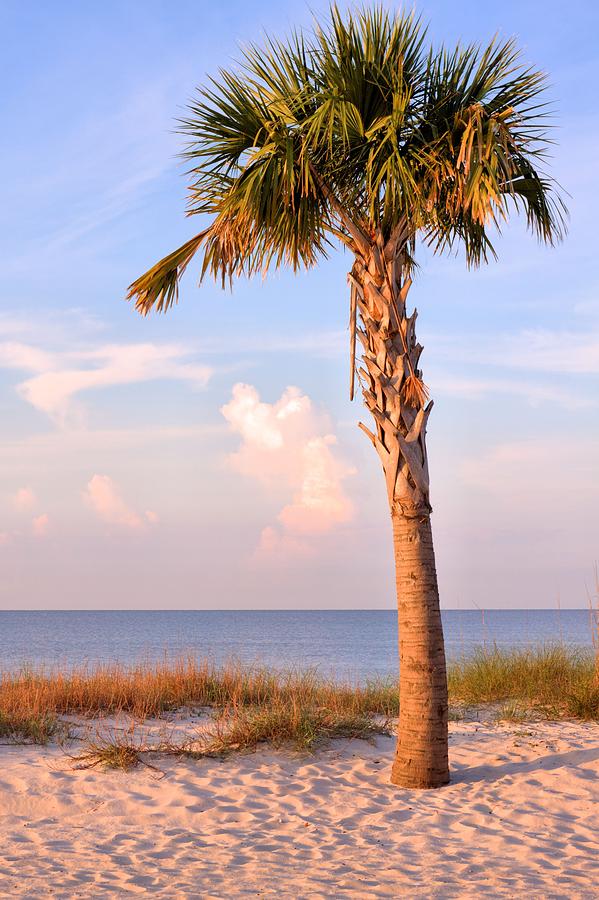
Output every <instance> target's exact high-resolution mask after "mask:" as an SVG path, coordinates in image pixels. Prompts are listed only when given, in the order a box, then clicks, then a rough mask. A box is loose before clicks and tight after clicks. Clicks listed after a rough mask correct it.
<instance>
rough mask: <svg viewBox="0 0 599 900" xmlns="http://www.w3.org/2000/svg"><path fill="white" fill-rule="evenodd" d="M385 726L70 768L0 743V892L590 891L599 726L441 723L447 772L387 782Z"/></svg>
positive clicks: (541, 894)
mask: <svg viewBox="0 0 599 900" xmlns="http://www.w3.org/2000/svg"><path fill="white" fill-rule="evenodd" d="M392 752H393V741H392V739H391V738H386V737H382V738H379V739H377V742H376V745H371V744H368V743H366V742H362V741H337V742H335V743H334V744H333V745H332V746H331V747H330V748H329V749H327V750H320V751H318V753H316V754H315V755H313V756H307V755H295V754H292V753H291V752H288V751H269V750H262V751H260V752H258V753H255V754H250V755H246V756H238V757H233V758H230V759H228V760H226V761H221V760H216V759H209V760H199V761H197V760H196V761H194V760H189V759H175V758H158V759H155V760H153V762H155V764H156V765H158V766H159V767H160V768H161V770H162V771H163V772H164V773H165V774H164V776H163V777H161V776H160V774H159V773H157V772H155V771H153V770H151V769H148V768H144V767H142V768H139V769H136V770H134V771H132V772H128V773H123V772H114V771H112V772H104V771H101V770H98V769H92V770H86V771H73V769H72V768H71V763H70V762H69V760H68V758H67V757H66V756H65V753H64V751H63V750H62V749H61V748H60V747H56V746H48V747H44V748H39V747H23V746H20V747H16V746H2V747H0V760H1V769H0V794H1V797H0V800H1V804H2V807H1V812H0V841H1V844H0V846H1V847H2V854H1V855H0V896H1V897H2V898H4V897H27V898H38V897H64V898H69V900H71V898H77V897H84V898H103V897H115V898H121V897H129V896H136V895H141V896H157V897H164V898H190V897H193V898H196V897H197V898H202V900H210V898H219V900H220V898H236V897H276V898H304V897H306V898H308V897H309V898H321V897H326V898H345V897H351V898H360V900H367V898H376V897H406V898H413V897H426V898H436V897H440V898H460V900H461V898H469V897H513V898H522V897H526V898H543V900H545V898H558V897H563V898H568V900H573V898H593V897H599V808H598V807H599V803H598V800H599V725H597V724H583V723H574V722H560V723H543V724H537V723H535V724H524V725H513V724H511V725H510V724H484V723H473V722H459V723H454V724H452V725H451V764H452V767H453V782H452V784H451V785H449V786H448V787H446V788H443V789H441V790H438V791H428V792H415V791H406V790H398V789H396V788H393V787H392V786H390V785H389V784H388V781H387V778H388V773H389V766H390V760H391V756H392Z"/></svg>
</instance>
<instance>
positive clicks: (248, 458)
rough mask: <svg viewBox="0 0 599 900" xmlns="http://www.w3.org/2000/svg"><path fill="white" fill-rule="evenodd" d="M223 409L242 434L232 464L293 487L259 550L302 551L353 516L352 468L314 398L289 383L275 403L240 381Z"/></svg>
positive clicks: (252, 474)
mask: <svg viewBox="0 0 599 900" xmlns="http://www.w3.org/2000/svg"><path fill="white" fill-rule="evenodd" d="M221 411H222V413H223V415H224V417H225V418H226V419H227V421H228V422H229V424H230V425H231V427H232V428H233V430H234V431H236V432H237V433H238V434H240V435H241V437H242V441H243V442H242V444H241V447H240V449H239V450H238V451H237V453H234V454H232V455H231V456H230V457H229V461H230V464H231V465H232V466H233V467H234V468H235V469H236V470H237V471H238V472H241V473H242V474H244V475H247V476H249V477H251V478H255V479H257V480H259V481H261V482H263V483H264V484H266V485H269V486H271V487H277V488H280V487H281V486H283V487H284V488H285V489H287V490H290V492H291V500H290V502H289V503H288V504H286V505H285V506H284V507H283V509H282V510H281V512H280V513H279V515H278V522H279V524H278V526H276V527H275V526H272V525H271V526H268V527H266V528H265V529H264V530H263V532H262V536H261V539H260V544H259V548H258V549H259V552H261V553H269V554H270V553H274V552H275V551H277V552H279V551H284V552H286V553H289V552H291V553H297V552H303V551H304V550H305V549H306V539H309V538H311V537H314V536H316V535H319V534H324V533H327V532H330V531H331V530H332V529H333V528H334V527H335V526H336V525H339V524H341V523H343V522H347V521H349V520H350V519H351V517H352V514H353V509H352V504H351V502H350V500H349V498H348V497H347V495H346V494H345V491H344V487H343V481H344V479H345V478H346V477H348V476H349V475H351V474H353V471H354V470H353V469H351V468H349V467H348V466H347V465H346V464H345V463H344V462H342V461H341V460H339V459H338V458H337V456H336V455H335V453H334V451H333V447H334V446H335V444H336V442H337V439H336V437H335V435H334V434H332V433H331V432H330V426H329V423H328V420H327V418H326V417H325V416H324V415H322V414H319V413H318V412H317V411H316V410H314V408H313V406H312V403H311V401H310V398H309V397H308V396H306V395H305V394H302V393H301V391H300V390H299V389H298V388H296V387H288V388H286V389H285V391H284V392H283V394H282V396H281V397H280V399H279V400H278V401H276V402H275V403H263V402H262V401H261V400H260V397H259V394H258V392H257V390H256V389H255V388H254V387H252V386H251V385H247V384H236V385H235V386H234V388H233V395H232V398H231V401H230V402H229V403H228V404H226V405H225V406H223V408H222V410H221Z"/></svg>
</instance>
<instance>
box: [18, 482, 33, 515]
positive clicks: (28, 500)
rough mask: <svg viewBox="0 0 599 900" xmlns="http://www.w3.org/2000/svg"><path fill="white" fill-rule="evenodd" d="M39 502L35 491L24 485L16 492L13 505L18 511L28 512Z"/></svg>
mask: <svg viewBox="0 0 599 900" xmlns="http://www.w3.org/2000/svg"><path fill="white" fill-rule="evenodd" d="M36 502H37V498H36V496H35V493H34V491H33V490H32V489H31V488H30V487H22V488H19V490H18V491H17V492H16V493H15V494H14V496H13V498H12V505H13V507H14V508H15V509H16V510H17V512H28V511H29V510H31V509H33V508H34V506H35V504H36Z"/></svg>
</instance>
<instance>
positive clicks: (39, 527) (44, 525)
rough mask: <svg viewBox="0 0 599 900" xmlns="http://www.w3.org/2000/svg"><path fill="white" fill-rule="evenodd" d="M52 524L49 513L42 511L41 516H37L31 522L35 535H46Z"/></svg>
mask: <svg viewBox="0 0 599 900" xmlns="http://www.w3.org/2000/svg"><path fill="white" fill-rule="evenodd" d="M49 524H50V517H49V516H48V514H47V513H42V515H41V516H36V517H35V519H33V521H32V522H31V530H32V532H33V534H34V535H35V537H45V536H46V534H47V533H48V526H49Z"/></svg>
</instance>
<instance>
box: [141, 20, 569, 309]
mask: <svg viewBox="0 0 599 900" xmlns="http://www.w3.org/2000/svg"><path fill="white" fill-rule="evenodd" d="M545 88H546V79H545V76H544V75H543V73H541V72H538V71H536V70H534V69H531V68H528V67H526V66H525V65H523V63H522V61H521V56H520V52H519V50H518V48H517V47H516V44H515V42H514V41H513V40H509V41H503V42H501V41H498V40H493V41H491V42H490V43H489V44H488V45H487V46H484V47H479V46H474V45H469V46H461V45H460V46H457V47H455V48H452V49H447V48H445V47H441V48H440V49H438V50H435V49H431V48H429V47H427V46H426V29H425V28H424V27H423V25H422V23H421V21H420V20H419V19H418V18H416V17H415V16H413V15H410V14H403V13H390V12H387V11H385V10H384V9H383V8H382V7H381V6H375V7H372V8H365V9H363V10H362V11H358V12H356V13H353V14H351V13H342V12H341V11H340V10H339V9H338V8H337V7H335V6H333V7H332V8H331V10H330V14H329V16H328V20H327V21H326V23H325V24H322V25H318V24H317V25H316V27H315V29H314V31H313V33H311V34H307V33H304V32H301V31H296V32H294V33H292V34H291V36H290V37H289V38H288V39H287V40H285V41H280V40H275V39H272V38H266V40H265V42H264V44H263V45H262V46H257V45H250V46H249V47H248V48H246V49H245V50H244V51H243V52H242V56H241V60H240V63H239V64H238V66H237V67H236V68H230V69H227V70H221V71H220V72H219V74H218V75H217V76H216V77H215V78H214V79H213V80H211V81H210V82H209V84H208V85H207V86H206V87H204V88H201V89H200V90H199V91H198V93H197V95H196V97H195V99H194V100H193V101H192V102H191V103H190V105H189V108H188V111H187V114H186V115H185V117H184V118H183V119H182V120H181V122H180V130H181V132H182V133H183V134H184V135H185V136H186V139H187V147H186V150H185V153H184V158H185V159H186V161H187V164H188V167H189V168H188V174H189V177H190V190H189V200H188V214H189V215H202V216H207V217H209V224H208V227H207V228H206V229H205V230H204V231H203V232H201V234H199V235H198V236H197V237H196V238H193V239H192V240H191V241H189V242H188V243H187V244H185V245H184V246H183V247H181V248H180V249H179V250H177V251H175V252H174V253H172V254H170V255H169V256H167V257H166V258H165V259H164V260H162V261H161V262H160V263H158V264H157V265H155V266H154V267H153V268H152V269H150V270H149V272H147V273H146V274H145V275H144V276H142V277H141V278H139V279H138V280H137V281H135V282H134V283H133V284H132V285H131V288H130V290H129V297H130V298H135V299H136V306H137V308H138V309H139V310H140V311H141V312H143V313H147V312H148V311H149V310H150V309H151V308H156V309H158V310H160V311H162V310H166V309H167V308H168V307H169V306H170V305H171V304H172V303H174V302H175V301H176V299H177V289H178V287H177V286H178V282H179V279H180V277H181V275H182V273H183V271H184V270H185V268H186V266H187V265H188V263H189V261H190V260H191V258H192V256H193V255H194V254H195V253H198V252H199V254H200V256H201V266H200V269H201V278H203V277H205V276H206V275H210V276H212V277H214V278H216V279H218V280H220V281H221V282H222V283H225V282H227V281H228V280H230V279H232V278H234V277H238V276H240V275H253V274H255V273H257V272H263V273H264V272H266V271H268V270H269V269H270V268H273V267H275V268H276V267H278V266H281V265H288V266H291V267H292V268H293V269H298V268H300V267H310V266H313V265H315V264H316V263H317V262H318V260H319V259H320V258H322V257H323V256H325V255H326V253H327V251H328V248H329V245H330V243H331V242H332V241H338V240H340V241H341V242H342V243H345V244H346V245H347V246H348V247H349V248H350V249H351V250H352V251H355V252H364V250H365V248H367V247H368V246H369V243H370V241H372V240H373V236H374V235H375V234H380V235H382V238H383V240H387V239H388V238H389V236H390V235H391V234H393V233H394V232H395V230H397V228H398V224H399V223H404V224H405V225H406V227H405V228H403V225H402V228H403V231H404V233H405V240H406V242H407V243H406V248H405V249H406V253H408V254H409V255H410V257H411V251H412V249H413V244H414V240H415V237H416V235H417V234H421V235H422V236H423V238H424V240H425V241H427V242H428V243H429V244H430V245H431V246H432V247H433V248H434V249H435V251H437V252H442V251H444V250H448V249H451V248H453V247H455V246H457V245H462V246H463V247H464V249H465V253H466V258H467V260H468V262H469V264H472V265H476V264H478V263H480V262H482V261H484V260H486V259H487V258H488V257H489V256H492V255H493V254H494V253H495V251H494V249H493V247H492V242H491V235H492V234H493V231H494V230H498V229H500V227H501V225H502V223H503V222H504V221H505V220H506V219H507V218H508V217H509V214H510V212H512V211H513V210H516V211H522V212H523V214H524V215H525V217H526V220H527V223H528V226H529V228H530V229H531V230H532V231H533V233H535V234H536V235H537V236H538V238H539V239H540V240H542V241H547V242H550V243H552V242H555V241H557V240H559V239H560V238H561V237H562V236H563V233H564V230H565V221H566V209H565V206H564V203H563V200H562V198H561V196H560V192H559V189H558V187H557V185H556V184H555V182H554V181H553V180H552V179H551V178H550V177H549V175H548V174H547V173H546V172H545V171H544V170H543V165H544V161H545V159H546V157H547V154H548V150H549V148H550V145H551V140H550V138H549V136H548V128H549V124H548V115H549V111H548V110H549V107H548V105H547V103H546V101H545V100H544V92H545Z"/></svg>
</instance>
